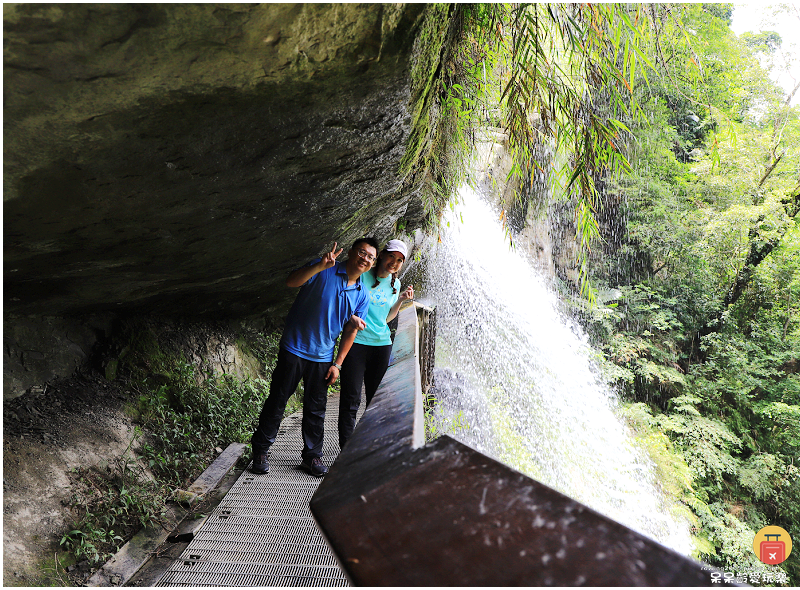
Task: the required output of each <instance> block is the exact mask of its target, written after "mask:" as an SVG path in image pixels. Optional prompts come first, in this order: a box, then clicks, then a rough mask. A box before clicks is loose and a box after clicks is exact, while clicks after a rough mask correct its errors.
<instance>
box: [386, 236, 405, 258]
mask: <svg viewBox="0 0 800 590" xmlns="http://www.w3.org/2000/svg"><path fill="white" fill-rule="evenodd" d="M386 251H387V252H400V254H402V255H403V258H404V259H405V258H408V251H407V249H406V245H405V244H404V243H403V242H401V241H400V240H389V243H388V244H386Z"/></svg>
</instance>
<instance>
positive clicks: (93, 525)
mask: <svg viewBox="0 0 800 590" xmlns="http://www.w3.org/2000/svg"><path fill="white" fill-rule="evenodd" d="M139 436H141V430H138V429H137V431H136V436H135V437H134V439H132V440H131V445H130V446H129V448H128V451H126V453H125V454H123V456H122V457H119V458H118V459H116V460H115V461H113V462H111V463H108V464H106V465H94V466H90V467H85V468H78V469H75V470H74V471H73V473H72V478H73V494H72V498H71V500H70V505H71V506H72V507H73V509H75V510H79V511H80V512H81V515H80V518H79V520H78V521H77V522H75V524H74V525H73V528H72V530H70V531H69V532H67V533H66V534H65V535H64V536H63V537H62V538H61V542H60V545H61V546H62V547H63V548H64V549H65V550H67V551H69V552H70V553H72V554H73V555H74V556H75V557H76V558H78V559H81V558H83V559H87V560H88V561H89V563H91V564H95V563H98V562H101V561H105V560H107V559H108V558H109V557H111V555H113V554H114V552H115V551H116V550H117V549H118V548H119V547H120V546H121V545H122V544H123V543H124V542H125V541H127V540H128V539H129V538H130V537H131V536H132V535H133V534H134V533H135V532H136V531H137V530H138V529H139V528H140V527H145V526H152V525H156V524H158V523H159V522H160V521H161V519H162V518H163V516H164V513H165V511H166V507H165V501H166V499H167V492H166V489H165V487H164V486H163V485H160V484H159V483H157V482H155V481H153V480H152V479H150V478H149V476H148V475H147V473H146V472H145V470H144V469H143V467H142V466H141V465H140V464H139V463H138V462H137V461H136V459H135V458H134V457H133V456H131V454H130V448H131V446H133V444H134V443H135V442H136V439H137V438H138V437H139Z"/></svg>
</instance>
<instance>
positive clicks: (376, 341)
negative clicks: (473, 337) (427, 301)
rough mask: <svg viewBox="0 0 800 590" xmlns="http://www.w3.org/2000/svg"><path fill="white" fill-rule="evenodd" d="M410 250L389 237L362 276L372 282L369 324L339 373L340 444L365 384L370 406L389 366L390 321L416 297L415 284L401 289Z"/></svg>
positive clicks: (352, 425)
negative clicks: (406, 302)
mask: <svg viewBox="0 0 800 590" xmlns="http://www.w3.org/2000/svg"><path fill="white" fill-rule="evenodd" d="M406 254H407V249H406V245H405V244H404V243H403V242H401V241H400V240H389V243H388V244H386V247H385V248H384V249H383V251H381V253H380V254H379V255H378V260H377V261H376V263H375V267H373V268H372V269H370V270H368V271H366V272H365V273H364V274H363V275H362V277H361V279H362V280H363V281H364V283H365V284H366V285H370V289H369V309H368V310H367V317H366V318H364V320H365V323H366V328H364V329H363V330H361V331H360V332H359V333H358V335H357V336H356V339H355V341H354V342H353V346H352V347H351V348H350V352H348V353H347V357H346V358H345V359H344V361H343V362H342V370H341V373H340V375H339V383H340V387H341V395H340V398H339V448H343V447H344V445H345V443H346V442H347V441H348V440H349V439H350V435H352V434H353V429H354V428H355V424H356V413H357V412H358V407H359V406H360V405H361V385H362V384H363V385H364V391H365V393H366V397H367V406H369V404H370V402H371V401H372V397H373V396H374V395H375V391H377V389H378V385H380V383H381V379H383V375H384V374H385V373H386V369H387V368H388V366H389V357H390V356H391V354H392V338H391V330H390V329H389V325H388V323H389V322H390V321H392V320H393V319H394V318H395V316H396V315H397V312H398V311H399V310H400V304H401V303H402V302H403V301H405V300H406V299H413V298H414V288H413V287H411V285H409V286H408V288H406V290H405V291H403V292H402V293H399V291H400V281H399V280H397V273H398V272H399V271H400V269H401V268H402V266H403V263H404V262H405V260H406Z"/></svg>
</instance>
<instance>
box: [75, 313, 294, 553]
mask: <svg viewBox="0 0 800 590" xmlns="http://www.w3.org/2000/svg"><path fill="white" fill-rule="evenodd" d="M128 328H129V330H128V332H127V341H128V344H127V345H126V350H127V351H128V352H127V353H126V354H125V355H124V359H123V362H122V363H121V369H122V370H121V378H123V379H125V380H127V382H128V386H129V387H131V389H133V390H134V391H138V393H139V396H138V400H137V407H136V416H137V419H138V420H139V422H140V423H141V426H140V427H137V429H136V432H135V436H134V438H133V439H132V440H131V443H130V445H129V448H128V451H126V453H125V454H123V456H122V457H120V458H117V459H115V460H113V461H112V462H110V463H109V464H108V465H99V466H97V465H96V466H91V467H87V468H83V469H80V470H77V471H76V472H75V474H74V482H73V484H74V486H73V489H74V494H73V497H72V501H71V505H72V506H73V508H74V509H76V510H79V511H80V517H79V519H78V520H77V521H76V523H75V525H74V526H73V528H72V530H70V531H69V532H67V533H66V534H65V535H64V536H63V537H62V539H61V546H62V547H63V548H64V549H65V550H67V551H69V552H70V553H71V554H72V555H74V556H75V557H76V558H79V559H80V558H85V559H88V560H89V561H90V562H91V563H98V562H101V561H104V560H106V559H108V558H109V557H110V556H111V555H113V553H114V552H115V551H116V549H118V548H119V547H120V546H121V545H122V544H123V543H124V542H125V541H127V540H128V539H129V538H130V537H131V536H132V535H133V534H134V533H135V532H136V531H137V530H138V529H139V528H141V527H147V526H159V522H160V520H161V518H162V516H163V514H164V512H165V510H166V502H167V500H169V499H171V498H172V497H173V496H174V494H175V492H176V490H179V489H186V488H187V487H188V485H190V484H191V483H192V482H193V481H194V480H195V479H196V478H197V477H198V476H199V475H200V473H201V472H202V471H203V470H204V469H205V468H206V467H207V466H208V465H209V464H210V463H211V461H212V460H213V459H214V458H215V457H216V455H217V451H216V449H217V448H218V447H221V448H225V447H226V446H227V445H228V444H230V443H231V442H247V441H249V439H250V436H251V435H252V432H253V429H254V427H255V423H256V422H257V420H258V414H259V412H260V410H261V407H262V405H263V402H264V399H265V398H266V396H267V393H268V389H269V383H268V382H267V381H265V380H264V379H262V378H260V377H252V378H247V379H238V378H237V377H235V376H232V375H226V374H221V375H219V374H214V373H211V372H209V373H207V374H205V375H199V374H198V371H197V369H196V368H195V367H194V366H193V365H192V364H190V363H188V362H187V361H186V360H185V359H184V358H183V356H182V355H181V354H178V353H172V352H169V351H168V350H165V348H166V347H165V346H162V345H161V344H160V343H159V338H158V335H157V332H156V331H155V329H154V328H153V327H151V326H148V325H146V324H133V325H131V326H129V327H128ZM237 345H238V347H239V349H240V350H241V351H242V352H243V354H250V355H252V356H253V357H255V358H256V359H258V362H259V364H260V367H259V369H261V370H262V371H263V372H264V373H266V372H268V371H270V370H271V369H272V367H273V366H274V363H275V360H276V358H277V349H278V339H277V335H273V334H261V333H259V334H252V333H250V334H246V335H245V336H244V337H242V338H240V339H239V340H238V341H237ZM296 403H297V402H296V400H295V404H296ZM287 408H288V409H289V410H290V411H292V410H293V409H295V408H296V405H289V406H287Z"/></svg>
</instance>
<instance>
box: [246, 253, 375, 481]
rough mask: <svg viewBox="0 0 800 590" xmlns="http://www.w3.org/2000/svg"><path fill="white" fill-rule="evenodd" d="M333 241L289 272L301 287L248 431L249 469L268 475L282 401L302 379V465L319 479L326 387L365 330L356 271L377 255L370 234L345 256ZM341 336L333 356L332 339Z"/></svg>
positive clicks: (363, 294) (364, 302)
mask: <svg viewBox="0 0 800 590" xmlns="http://www.w3.org/2000/svg"><path fill="white" fill-rule="evenodd" d="M341 253H342V249H341V248H340V249H339V250H338V251H336V244H334V245H333V248H332V249H331V251H330V252H328V253H327V254H326V255H325V256H324V257H323V258H318V259H317V260H314V261H312V262H310V263H309V264H307V265H306V266H303V267H300V268H298V269H296V270H294V271H292V272H291V273H290V274H289V276H288V277H287V279H286V285H287V286H288V287H302V288H301V289H300V292H299V293H298V294H297V297H296V298H295V300H294V303H293V304H292V308H291V309H290V310H289V315H288V316H287V317H286V327H285V328H284V330H283V337H282V338H281V343H280V349H279V351H278V362H277V364H276V365H275V369H274V370H273V372H272V381H271V383H270V386H269V396H268V397H267V400H266V401H265V402H264V407H263V408H262V409H261V415H260V416H259V418H258V427H257V428H256V431H255V432H254V433H253V439H252V441H251V443H252V446H253V466H252V471H253V472H254V473H269V461H268V459H267V456H268V453H267V451H268V449H269V447H270V446H271V445H272V443H274V442H275V437H276V436H277V434H278V427H279V426H280V424H281V420H282V419H283V412H284V410H285V409H286V402H287V401H289V397H290V396H291V395H292V394H293V393H294V391H295V389H296V388H297V384H298V383H300V379H302V380H303V388H304V390H305V394H304V397H303V425H302V432H303V452H302V455H301V456H302V463H301V466H302V467H303V468H305V469H306V470H308V471H309V472H310V473H311V474H312V475H315V476H317V477H322V476H323V475H325V474H326V473H327V472H328V468H327V467H326V466H325V464H324V463H323V462H322V458H321V455H322V441H323V437H324V435H325V407H326V402H327V390H328V385H331V384H333V383H334V382H335V381H336V380H337V379H338V378H339V371H340V370H341V368H342V361H344V358H345V357H346V356H347V353H348V351H349V350H350V347H351V346H352V344H353V340H354V339H355V337H356V334H357V333H358V330H362V329H363V328H364V321H363V318H365V317H366V316H367V308H368V306H369V295H368V294H367V291H368V290H367V288H366V286H365V285H364V284H363V283H362V281H361V275H362V273H364V272H365V271H367V270H369V269H370V268H371V267H372V264H373V263H374V262H375V258H376V256H377V255H378V242H377V241H376V240H375V238H361V239H359V240H356V242H355V243H354V244H353V247H352V248H351V249H350V251H349V252H348V253H347V260H345V261H344V262H337V261H336V258H337V257H338V256H339V254H341ZM340 333H341V334H342V340H341V343H340V344H339V352H338V354H337V355H336V360H334V358H333V352H334V348H335V347H336V339H337V338H338V337H339V334H340Z"/></svg>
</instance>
